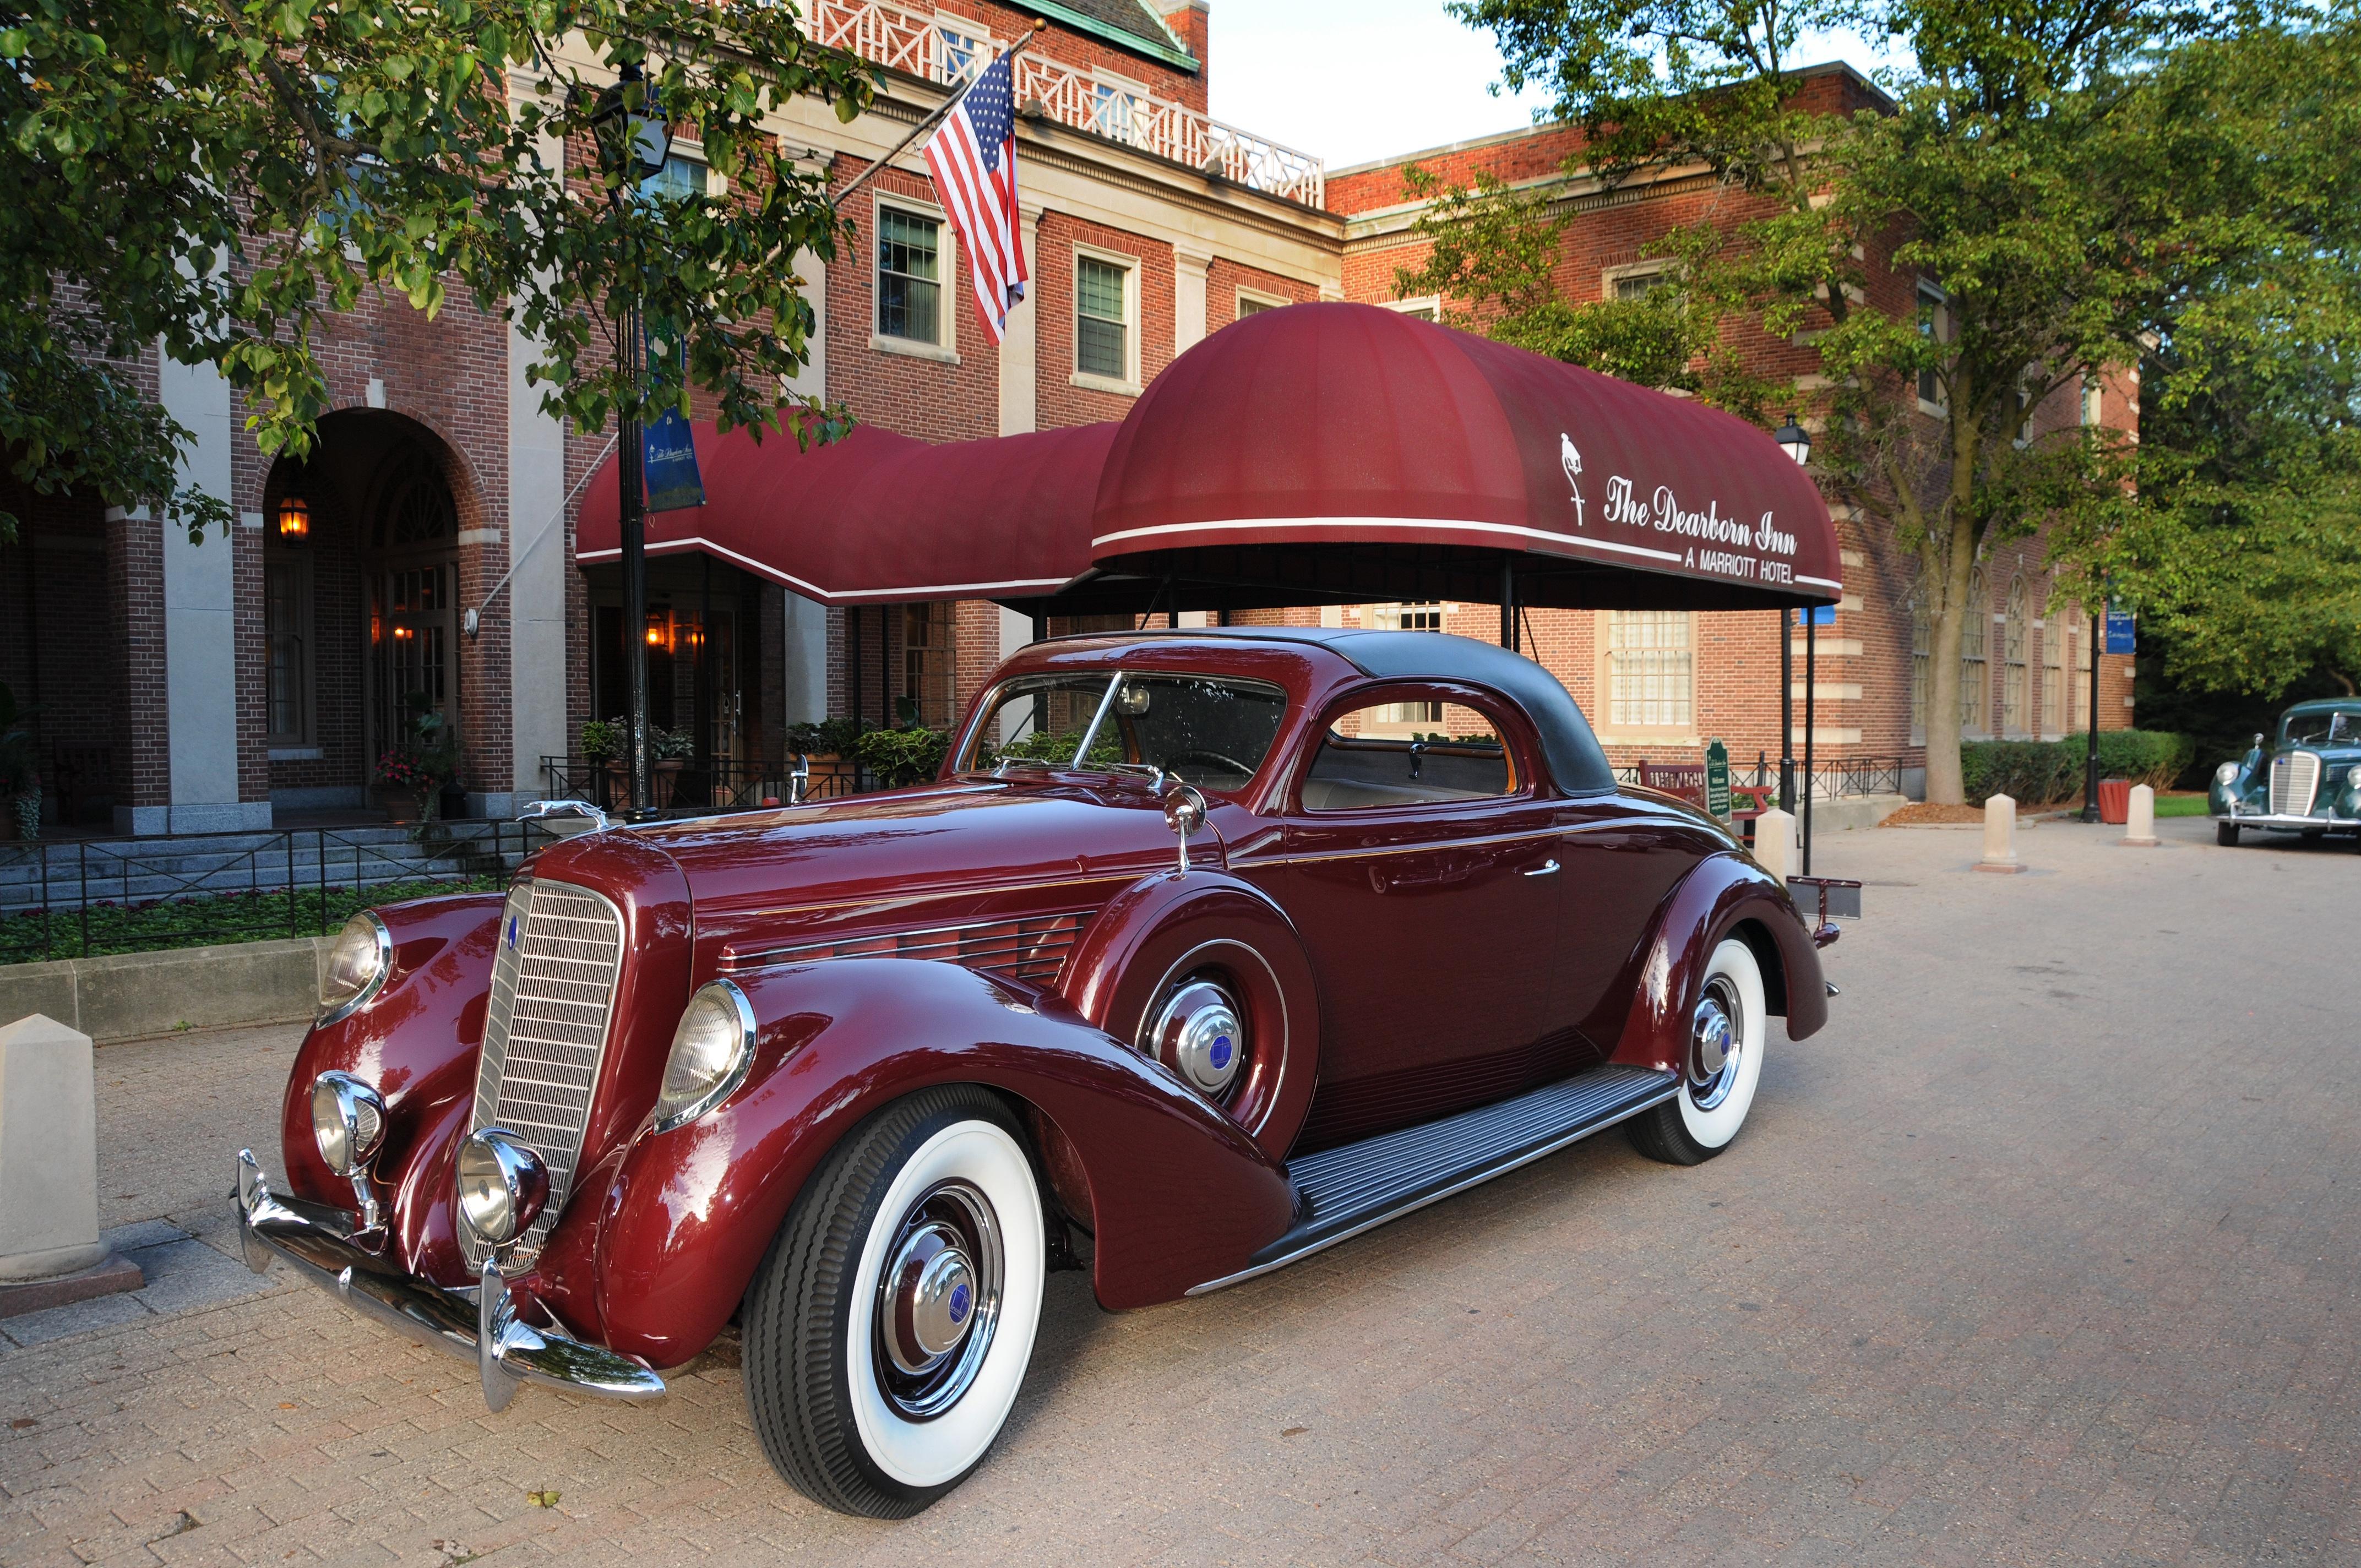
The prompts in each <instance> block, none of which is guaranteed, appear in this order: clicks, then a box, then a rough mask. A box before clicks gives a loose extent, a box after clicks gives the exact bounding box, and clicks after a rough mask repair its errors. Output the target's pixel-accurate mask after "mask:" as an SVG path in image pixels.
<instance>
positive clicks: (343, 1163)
mask: <svg viewBox="0 0 2361 1568" xmlns="http://www.w3.org/2000/svg"><path fill="white" fill-rule="evenodd" d="M312 1137H313V1141H314V1142H316V1143H317V1144H318V1145H319V1146H320V1160H321V1163H323V1164H324V1165H325V1166H326V1167H327V1168H329V1169H330V1170H333V1171H335V1173H336V1174H337V1175H338V1176H341V1177H343V1178H345V1179H346V1180H348V1181H350V1182H351V1183H352V1184H353V1197H354V1198H355V1199H356V1200H357V1201H358V1202H359V1204H360V1211H361V1227H362V1228H363V1229H364V1230H375V1229H376V1228H377V1223H378V1204H377V1190H376V1189H375V1188H374V1187H372V1186H370V1185H369V1167H370V1166H371V1165H372V1164H374V1163H375V1162H376V1160H377V1152H378V1150H379V1148H381V1147H383V1146H384V1145H385V1098H384V1096H382V1095H380V1094H379V1093H378V1091H377V1090H376V1089H375V1088H374V1087H373V1086H371V1085H369V1084H367V1083H364V1082H362V1081H361V1080H359V1079H357V1078H355V1077H354V1076H353V1075H352V1074H351V1073H348V1072H324V1073H322V1074H321V1075H320V1076H319V1077H318V1078H316V1079H314V1080H313V1082H312Z"/></svg>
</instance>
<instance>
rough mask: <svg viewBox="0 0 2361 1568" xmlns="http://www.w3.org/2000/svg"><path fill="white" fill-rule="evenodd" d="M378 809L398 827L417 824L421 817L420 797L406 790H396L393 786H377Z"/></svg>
mask: <svg viewBox="0 0 2361 1568" xmlns="http://www.w3.org/2000/svg"><path fill="white" fill-rule="evenodd" d="M377 808H378V809H379V811H382V812H384V813H385V819H386V820H387V821H388V822H391V823H395V824H397V825H399V824H401V823H405V822H415V821H417V820H418V817H419V810H418V796H416V795H413V794H412V793H411V792H410V791H408V790H406V789H396V788H394V787H393V786H392V785H391V784H379V785H378V786H377Z"/></svg>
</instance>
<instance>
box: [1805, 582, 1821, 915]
mask: <svg viewBox="0 0 2361 1568" xmlns="http://www.w3.org/2000/svg"><path fill="white" fill-rule="evenodd" d="M1805 615H1806V620H1805V621H1804V874H1805V875H1806V876H1809V875H1811V874H1812V793H1813V792H1812V714H1813V699H1814V698H1815V697H1817V696H1818V695H1819V694H1818V693H1817V692H1816V691H1814V690H1813V689H1812V688H1813V687H1814V686H1815V685H1817V684H1818V682H1817V679H1816V677H1817V675H1818V674H1819V652H1820V618H1819V613H1818V611H1817V610H1806V612H1805Z"/></svg>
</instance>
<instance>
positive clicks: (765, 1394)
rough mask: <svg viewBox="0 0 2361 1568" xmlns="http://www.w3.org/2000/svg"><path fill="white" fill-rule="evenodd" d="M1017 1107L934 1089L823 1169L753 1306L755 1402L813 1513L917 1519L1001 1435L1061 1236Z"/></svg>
mask: <svg viewBox="0 0 2361 1568" xmlns="http://www.w3.org/2000/svg"><path fill="white" fill-rule="evenodd" d="M1042 1214H1043V1211H1042V1203H1041V1193H1040V1189H1039V1186H1038V1183H1037V1182H1036V1180H1035V1179H1034V1174H1033V1164H1032V1161H1031V1159H1030V1158H1029V1157H1028V1156H1027V1153H1026V1150H1025V1146H1024V1145H1023V1144H1022V1143H1021V1142H1020V1141H1019V1137H1018V1135H1017V1132H1016V1126H1015V1124H1014V1123H1013V1122H1012V1121H1011V1119H1010V1117H1009V1114H1008V1113H1007V1111H1006V1109H1005V1107H1004V1106H1003V1105H1002V1103H1001V1102H1000V1101H999V1100H998V1099H997V1098H996V1097H995V1096H994V1095H993V1094H992V1093H991V1092H990V1091H986V1090H983V1089H978V1088H972V1087H966V1086H961V1087H953V1088H945V1089H934V1090H928V1091H923V1092H921V1093H918V1094H914V1095H912V1096H910V1097H909V1098H908V1099H906V1100H902V1101H898V1102H895V1103H894V1104H893V1105H890V1106H888V1107H886V1109H884V1111H881V1112H879V1113H877V1114H876V1115H874V1116H873V1117H871V1118H870V1120H869V1121H867V1122H865V1123H863V1124H862V1125H861V1126H860V1127H858V1128H855V1129H854V1130H853V1131H852V1132H851V1134H850V1135H847V1136H846V1138H845V1140H844V1142H843V1143H842V1144H841V1145H840V1146H838V1147H837V1148H836V1149H835V1150H833V1151H832V1152H831V1153H830V1154H829V1157H828V1158H827V1159H826V1160H824V1161H822V1162H821V1165H820V1168H818V1170H817V1171H815V1172H814V1173H813V1175H812V1178H811V1180H810V1181H809V1182H808V1183H807V1185H806V1187H805V1189H804V1191H803V1192H802V1194H801V1195H800V1196H798V1198H797V1199H796V1204H795V1207H794V1208H793V1209H792V1210H791V1211H790V1212H789V1213H788V1215H787V1220H786V1223H785V1224H784V1225H783V1226H782V1227H781V1228H780V1231H779V1235H778V1237H777V1239H776V1240H775V1241H774V1242H773V1243H772V1245H771V1251H770V1254H769V1255H768V1256H766V1257H765V1258H764V1259H763V1266H762V1267H761V1268H760V1269H758V1270H757V1271H756V1273H755V1276H754V1280H753V1283H752V1286H751V1287H749V1288H748V1290H747V1294H746V1308H745V1314H744V1358H745V1376H746V1394H747V1403H748V1406H749V1408H750V1410H751V1412H752V1416H753V1420H754V1429H755V1431H756V1433H757V1434H758V1435H759V1436H760V1437H761V1439H762V1442H763V1452H764V1453H766V1454H768V1455H769V1457H770V1460H771V1463H772V1464H773V1465H774V1467H775V1468H776V1469H777V1470H778V1472H779V1474H780V1475H783V1476H784V1477H785V1478H786V1480H787V1481H788V1482H790V1483H791V1484H793V1485H794V1486H796V1489H798V1490H799V1491H801V1492H803V1493H804V1494H805V1495H806V1496H807V1497H810V1498H812V1500H813V1501H815V1502H818V1503H821V1504H824V1505H826V1506H828V1507H829V1508H836V1509H838V1510H840V1511H841V1512H845V1513H851V1514H861V1515H865V1516H867V1517H869V1518H873V1519H901V1518H906V1517H907V1516H909V1515H911V1514H914V1513H917V1511H918V1510H919V1509H921V1508H925V1507H927V1505H928V1504H929V1503H932V1502H933V1501H934V1500H935V1499H936V1498H938V1497H941V1496H942V1495H943V1494H944V1493H945V1492H948V1491H949V1490H950V1488H951V1487H953V1486H957V1485H958V1484H959V1483H960V1482H961V1480H963V1479H964V1478H965V1477H966V1476H967V1475H968V1473H969V1472H970V1471H972V1470H973V1469H974V1468H975V1466H976V1465H977V1464H979V1463H981V1462H982V1460H983V1456H984V1453H986V1451H988V1450H989V1449H990V1448H991V1446H992V1443H993V1440H994V1439H995V1438H996V1437H998V1436H999V1435H1000V1429H1001V1427H1002V1426H1003V1424H1005V1422H1006V1420H1008V1412H1009V1410H1010V1409H1012V1408H1014V1406H1015V1405H1016V1393H1017V1390H1018V1388H1019V1387H1021V1386H1022V1385H1023V1383H1024V1381H1025V1371H1026V1367H1027V1365H1028V1364H1029V1363H1030V1362H1031V1360H1032V1356H1033V1336H1034V1332H1035V1331H1036V1329H1037V1328H1038V1326H1039V1323H1040V1317H1041V1293H1042V1278H1043V1275H1044V1272H1045V1267H1046V1264H1047V1261H1048V1238H1047V1234H1046V1232H1045V1228H1044V1223H1043V1218H1042Z"/></svg>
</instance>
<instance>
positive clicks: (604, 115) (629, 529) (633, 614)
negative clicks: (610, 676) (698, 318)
mask: <svg viewBox="0 0 2361 1568" xmlns="http://www.w3.org/2000/svg"><path fill="white" fill-rule="evenodd" d="M634 84H637V85H638V86H639V87H640V89H641V91H640V94H639V97H640V102H639V104H638V106H637V107H636V108H634V107H633V105H632V104H631V91H630V90H631V87H632V86H633V85H634ZM591 125H592V126H593V128H594V130H595V131H596V133H597V137H598V156H599V160H600V161H601V162H602V163H603V164H604V165H605V166H606V168H607V170H608V171H609V173H611V174H614V175H617V176H619V177H620V178H619V179H618V181H617V183H616V185H615V187H614V189H613V190H612V191H610V192H609V201H610V202H611V203H613V204H614V206H615V209H616V212H617V214H618V215H619V216H620V213H621V210H622V204H623V203H624V201H625V200H626V199H627V192H636V188H637V186H638V184H639V182H640V181H643V180H649V179H653V178H654V177H655V176H656V175H658V174H661V173H663V172H664V159H666V158H667V157H668V156H670V154H671V152H672V127H671V126H668V125H667V124H665V122H664V115H663V114H662V112H661V111H660V110H659V108H658V107H657V104H656V101H655V96H654V94H653V92H651V91H650V90H649V89H648V87H647V85H646V80H645V78H644V77H643V76H642V73H641V71H640V68H639V67H638V66H636V65H628V64H627V65H625V66H624V67H623V68H622V69H621V70H620V71H618V72H617V73H616V82H615V84H614V85H613V86H611V87H609V88H608V89H607V90H606V91H605V92H604V93H600V94H599V101H598V111H597V113H596V114H594V115H592V116H591ZM629 243H630V241H629V238H628V230H627V231H626V239H625V244H626V246H628V245H629ZM624 278H625V281H624V284H623V286H622V288H621V289H620V290H619V291H618V292H619V293H620V295H621V296H622V297H621V299H620V302H619V303H620V307H621V308H620V311H619V312H618V314H619V315H620V317H621V321H620V323H618V324H619V325H620V328H621V338H622V341H621V342H620V343H619V344H617V345H616V347H617V349H618V350H620V358H621V361H622V366H623V372H624V374H625V376H626V377H628V378H629V379H630V382H631V389H632V390H633V391H634V392H637V391H638V390H639V389H640V386H641V383H642V380H643V378H644V377H645V374H646V367H645V364H644V358H645V352H646V346H647V345H646V342H645V340H644V339H643V338H642V335H641V326H640V295H639V289H638V287H637V283H636V280H634V279H632V278H631V256H630V253H629V252H628V250H627V251H626V254H625V267H624ZM615 457H616V466H617V469H618V472H617V475H616V477H617V479H618V480H619V481H620V485H619V488H620V490H621V492H622V493H621V495H620V498H619V499H620V503H621V504H620V508H619V512H620V516H619V518H618V522H619V524H620V529H619V532H620V533H621V535H622V546H623V550H622V555H623V624H624V625H626V626H642V625H645V624H646V622H647V619H648V492H647V476H646V474H645V472H644V471H643V465H644V463H645V461H646V457H647V452H646V444H645V442H644V441H643V440H642V436H641V433H640V416H639V412H638V411H637V409H635V408H627V409H626V410H625V411H624V413H623V416H622V419H621V422H620V430H619V431H618V432H617V434H616V437H615ZM624 644H625V646H624V650H623V666H624V669H625V672H626V674H627V677H628V684H629V687H630V697H631V810H632V811H633V813H635V814H636V813H638V812H641V811H644V810H645V809H647V806H648V803H649V801H650V800H651V799H652V798H653V788H652V786H651V778H650V774H651V770H652V763H653V758H651V756H650V755H649V751H648V645H647V642H646V641H644V640H643V639H641V638H626V639H624Z"/></svg>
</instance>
